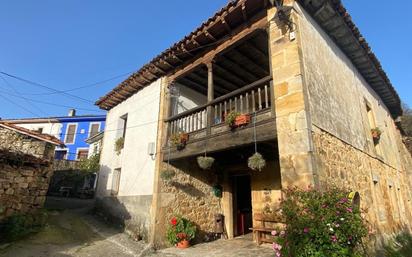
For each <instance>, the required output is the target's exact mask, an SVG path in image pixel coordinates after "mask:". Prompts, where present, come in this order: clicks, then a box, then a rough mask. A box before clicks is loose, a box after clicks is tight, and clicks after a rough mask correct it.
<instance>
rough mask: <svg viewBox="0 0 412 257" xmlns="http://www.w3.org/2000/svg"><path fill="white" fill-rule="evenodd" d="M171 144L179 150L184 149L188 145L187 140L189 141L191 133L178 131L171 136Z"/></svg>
mask: <svg viewBox="0 0 412 257" xmlns="http://www.w3.org/2000/svg"><path fill="white" fill-rule="evenodd" d="M169 140H170V143H171V145H173V146H175V147H176V149H177V150H179V151H180V150H183V149H184V148H185V147H186V144H187V141H189V134H187V133H177V134H173V135H172V136H170V139H169Z"/></svg>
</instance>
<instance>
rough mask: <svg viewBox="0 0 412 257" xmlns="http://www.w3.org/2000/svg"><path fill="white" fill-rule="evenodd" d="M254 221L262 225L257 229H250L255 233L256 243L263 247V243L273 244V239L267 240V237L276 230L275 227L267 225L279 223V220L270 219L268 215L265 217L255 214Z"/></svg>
mask: <svg viewBox="0 0 412 257" xmlns="http://www.w3.org/2000/svg"><path fill="white" fill-rule="evenodd" d="M253 219H254V220H255V221H258V222H259V223H260V224H259V225H258V226H256V227H253V228H249V230H252V231H253V238H255V239H256V243H257V244H258V245H261V244H262V242H264V243H273V241H274V239H273V238H270V239H269V238H267V237H266V236H267V235H271V232H272V231H273V230H274V228H273V225H272V227H268V226H267V225H266V223H272V224H274V223H276V224H278V223H279V220H278V219H277V218H274V217H270V216H268V215H264V214H262V213H255V214H254V215H253Z"/></svg>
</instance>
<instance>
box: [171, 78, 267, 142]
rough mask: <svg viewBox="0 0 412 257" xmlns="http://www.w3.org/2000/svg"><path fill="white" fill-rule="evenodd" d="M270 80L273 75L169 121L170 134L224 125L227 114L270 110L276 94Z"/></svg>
mask: <svg viewBox="0 0 412 257" xmlns="http://www.w3.org/2000/svg"><path fill="white" fill-rule="evenodd" d="M271 79H272V78H271V77H270V76H268V77H265V78H263V79H260V80H258V81H255V82H253V83H252V84H249V85H247V86H245V87H242V88H240V89H238V90H235V91H233V92H231V93H229V94H226V95H223V96H221V97H218V98H216V99H214V100H213V101H210V102H209V103H207V104H205V105H202V106H198V107H195V108H193V109H190V110H188V111H185V112H182V113H179V114H177V115H175V116H173V117H171V118H169V119H167V120H166V122H167V123H168V124H169V125H168V129H169V135H173V134H176V133H192V132H196V131H200V130H204V129H207V128H208V127H211V126H214V125H219V124H221V123H224V122H225V119H226V117H227V115H228V114H229V113H230V112H232V111H235V112H238V113H241V114H248V113H255V112H256V113H258V112H261V111H264V110H268V109H270V108H271V107H272V97H271V96H272V95H273V88H272V83H271ZM208 113H210V115H212V118H211V119H208Z"/></svg>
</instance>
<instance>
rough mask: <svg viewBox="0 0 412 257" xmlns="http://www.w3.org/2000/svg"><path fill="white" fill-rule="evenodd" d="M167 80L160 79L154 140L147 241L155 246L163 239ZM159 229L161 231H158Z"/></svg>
mask: <svg viewBox="0 0 412 257" xmlns="http://www.w3.org/2000/svg"><path fill="white" fill-rule="evenodd" d="M168 84H169V83H168V81H167V79H162V82H161V89H160V103H159V104H160V108H159V122H158V125H157V126H158V130H157V142H156V163H155V175H154V186H153V199H152V206H151V211H150V212H151V213H150V214H151V221H150V230H149V236H148V237H149V239H148V241H149V243H150V244H151V245H152V246H153V247H156V246H158V245H161V244H162V241H163V239H164V233H163V231H162V227H164V224H163V222H162V217H164V213H162V211H161V207H162V202H161V200H162V199H161V183H162V181H161V179H160V172H161V169H162V162H163V152H162V147H163V145H165V144H166V142H167V134H168V133H167V129H168V128H167V124H166V123H165V122H164V121H163V120H164V119H165V118H167V117H169V116H168V114H169V113H170V109H171V105H170V101H171V98H170V95H169V94H168V92H167V91H168V88H167V87H168ZM160 231H161V232H160Z"/></svg>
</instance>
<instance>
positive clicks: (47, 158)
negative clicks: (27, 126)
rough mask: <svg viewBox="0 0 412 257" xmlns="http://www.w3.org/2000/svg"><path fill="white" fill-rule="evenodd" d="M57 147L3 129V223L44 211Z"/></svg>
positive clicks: (0, 143) (0, 204)
mask: <svg viewBox="0 0 412 257" xmlns="http://www.w3.org/2000/svg"><path fill="white" fill-rule="evenodd" d="M53 156H54V145H52V144H50V143H47V142H44V141H41V140H39V139H35V138H32V137H30V136H27V135H24V134H20V133H18V132H16V131H14V130H9V129H6V128H3V127H0V220H1V219H3V218H5V217H7V216H10V215H12V214H14V213H26V212H30V211H33V210H36V209H38V208H42V207H43V204H44V200H45V197H46V193H47V190H48V187H49V181H50V178H51V176H52V175H53V168H52V162H51V161H52V159H53Z"/></svg>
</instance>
